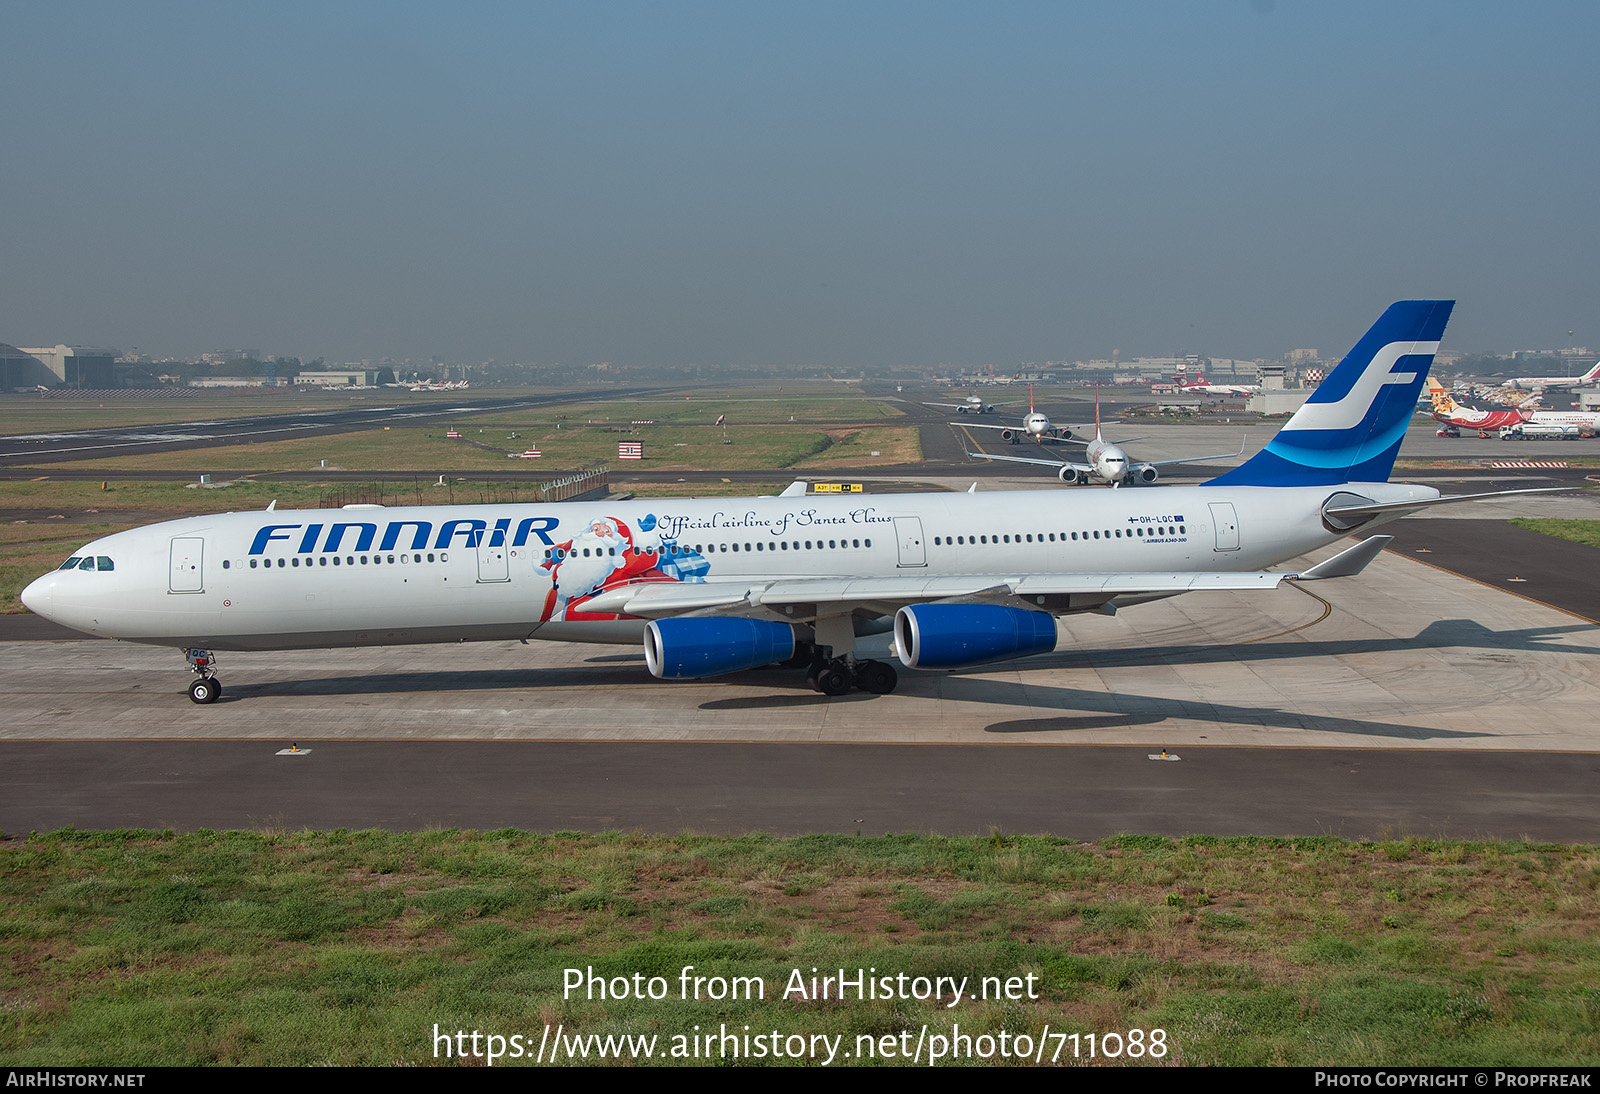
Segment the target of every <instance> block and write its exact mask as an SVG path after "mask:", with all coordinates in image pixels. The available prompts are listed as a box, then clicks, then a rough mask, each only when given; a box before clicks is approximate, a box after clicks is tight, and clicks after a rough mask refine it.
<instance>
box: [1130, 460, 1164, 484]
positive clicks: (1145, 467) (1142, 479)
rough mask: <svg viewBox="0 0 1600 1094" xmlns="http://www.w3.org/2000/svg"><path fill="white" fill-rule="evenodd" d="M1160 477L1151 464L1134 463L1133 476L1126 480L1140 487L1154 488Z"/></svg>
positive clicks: (1159, 473)
mask: <svg viewBox="0 0 1600 1094" xmlns="http://www.w3.org/2000/svg"><path fill="white" fill-rule="evenodd" d="M1160 477H1161V472H1160V471H1159V470H1157V469H1156V467H1155V466H1154V465H1152V464H1148V463H1136V464H1134V465H1133V474H1132V475H1129V476H1128V478H1129V479H1130V480H1131V481H1133V482H1136V483H1138V484H1139V485H1140V486H1154V485H1155V481H1156V480H1157V479H1159V478H1160Z"/></svg>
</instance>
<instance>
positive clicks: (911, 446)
mask: <svg viewBox="0 0 1600 1094" xmlns="http://www.w3.org/2000/svg"><path fill="white" fill-rule="evenodd" d="M558 426H559V428H558ZM447 428H448V427H446V426H439V427H433V428H416V429H390V430H367V431H362V432H355V433H341V434H335V435H332V436H327V437H315V438H307V439H302V440H292V441H269V442H266V443H262V444H248V445H234V446H227V447H220V448H202V449H186V450H183V451H179V452H157V453H150V454H147V455H140V456H116V457H110V458H106V459H99V460H82V461H75V462H72V463H66V464H56V465H50V466H41V467H40V468H39V471H40V473H41V474H49V473H50V471H51V470H52V468H53V467H72V468H78V469H87V470H91V471H98V470H107V471H109V470H116V471H152V472H153V471H191V472H209V473H211V474H214V475H244V474H261V473H268V472H274V471H301V470H316V469H318V468H319V467H320V466H321V465H322V461H324V460H326V461H327V465H328V466H329V467H334V468H341V469H344V470H348V471H360V472H370V473H373V474H393V473H402V474H403V473H418V474H428V475H433V474H438V473H439V472H441V471H445V472H450V473H456V474H471V473H472V472H473V471H486V470H493V471H508V470H514V471H521V472H525V473H527V474H528V475H530V476H537V475H540V474H549V473H552V472H553V471H557V470H562V469H567V468H574V467H580V466H589V465H592V464H605V465H607V466H609V467H611V468H613V469H617V468H626V467H629V466H633V467H638V466H641V465H640V464H638V463H636V462H633V461H626V460H619V459H618V458H617V443H618V442H619V441H640V442H642V443H643V444H644V453H645V461H644V463H643V465H642V466H645V467H648V468H651V469H652V470H670V469H682V470H694V471H717V470H778V469H782V468H788V467H791V466H795V465H799V464H801V463H802V462H803V461H807V460H810V459H813V458H816V457H820V456H825V455H827V454H828V453H829V449H830V448H831V447H832V446H833V444H834V437H835V436H837V437H838V438H839V442H840V444H841V446H843V448H844V451H843V453H842V455H840V456H839V457H837V459H838V460H841V461H843V462H847V463H850V464H852V465H858V466H865V465H886V464H891V463H898V462H903V461H904V460H905V459H906V458H908V457H909V458H912V459H915V458H918V455H919V451H920V450H919V449H918V448H917V445H916V429H915V427H913V426H877V427H874V428H873V429H870V430H859V429H847V428H846V429H832V430H827V431H821V430H817V429H815V428H810V427H806V426H800V425H761V426H758V425H742V426H730V427H728V428H727V429H726V430H724V429H721V428H713V427H712V426H710V425H670V424H662V425H654V426H644V427H640V428H639V429H637V430H634V429H632V428H626V429H622V430H621V431H614V429H613V427H610V426H605V425H584V424H577V425H574V424H570V423H550V422H545V423H538V422H518V423H507V424H503V425H498V426H494V427H492V428H491V427H488V426H483V427H480V426H477V425H467V424H465V423H463V424H461V425H460V427H459V431H460V433H461V434H462V436H461V439H459V440H457V439H452V438H447V437H446V436H445V433H446V430H447ZM512 433H516V434H517V436H516V437H512V436H511V434H512ZM724 441H727V442H729V443H724ZM532 445H536V446H538V447H539V448H540V450H541V451H542V452H543V453H544V456H543V458H542V459H541V460H538V461H531V460H530V461H524V460H512V459H509V458H508V456H509V454H511V453H518V452H522V451H523V450H524V449H526V448H528V447H529V446H532ZM871 448H877V449H879V450H880V452H881V455H880V456H877V457H873V456H870V455H869V454H868V450H869V449H871ZM547 469H548V470H547Z"/></svg>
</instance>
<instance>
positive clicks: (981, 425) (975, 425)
mask: <svg viewBox="0 0 1600 1094" xmlns="http://www.w3.org/2000/svg"><path fill="white" fill-rule="evenodd" d="M950 424H951V425H953V426H956V427H957V428H958V429H1009V430H1011V431H1013V432H1021V430H1022V426H1021V425H1020V424H1018V425H1001V424H1000V423H999V422H951V423H950Z"/></svg>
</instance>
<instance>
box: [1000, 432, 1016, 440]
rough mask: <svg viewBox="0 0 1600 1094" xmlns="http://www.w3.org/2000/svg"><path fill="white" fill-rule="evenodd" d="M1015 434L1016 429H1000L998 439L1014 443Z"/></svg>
mask: <svg viewBox="0 0 1600 1094" xmlns="http://www.w3.org/2000/svg"><path fill="white" fill-rule="evenodd" d="M1016 435H1017V431H1016V430H1015V429H1002V430H1001V431H1000V439H1001V440H1002V441H1011V442H1012V443H1013V444H1015V443H1016V441H1015V439H1014V438H1015V437H1016Z"/></svg>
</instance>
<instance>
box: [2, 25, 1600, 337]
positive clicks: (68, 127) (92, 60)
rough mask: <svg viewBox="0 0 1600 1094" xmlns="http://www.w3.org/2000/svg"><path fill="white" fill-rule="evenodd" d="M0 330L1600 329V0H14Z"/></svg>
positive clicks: (987, 332) (1078, 333)
mask: <svg viewBox="0 0 1600 1094" xmlns="http://www.w3.org/2000/svg"><path fill="white" fill-rule="evenodd" d="M0 41H4V42H5V43H6V50H5V60H4V62H3V66H0V72H3V77H0V148H3V149H4V157H5V168H4V170H3V172H0V342H11V343H13V344H20V345H37V344H45V343H50V344H53V343H55V342H58V341H65V342H70V343H87V344H109V345H114V346H118V347H120V348H122V349H124V350H128V349H130V348H131V347H134V346H137V347H139V348H141V349H143V350H144V351H146V352H151V353H157V354H165V353H178V354H194V353H199V352H203V351H206V350H209V349H213V348H219V347H239V346H249V347H259V348H261V349H263V350H266V351H268V352H276V353H287V354H294V355H300V356H305V357H312V356H325V357H328V358H330V359H333V360H344V359H353V358H360V357H376V356H381V355H385V354H392V355H396V356H401V355H409V356H422V357H426V356H427V355H429V354H441V355H444V356H446V357H447V358H449V359H451V360H480V359H483V358H488V357H495V358H498V359H500V360H503V361H505V360H523V361H545V362H563V363H568V364H572V363H588V362H592V361H601V360H611V361H616V362H627V363H638V362H661V363H681V362H699V363H702V364H708V365H715V364H720V363H724V362H740V363H754V364H778V365H787V364H802V363H822V364H830V365H836V366H839V367H842V368H844V367H850V366H854V365H865V364H920V365H934V364H939V363H945V364H952V365H957V366H963V365H971V364H978V363H984V362H993V363H995V364H997V365H1001V366H1008V365H1009V366H1014V365H1015V364H1016V363H1018V362H1021V361H1043V360H1060V359H1073V358H1082V357H1100V356H1106V355H1108V354H1109V353H1110V352H1111V351H1112V350H1113V349H1121V350H1122V352H1123V353H1124V354H1125V355H1137V354H1166V353H1182V352H1199V353H1208V354H1213V355H1232V354H1237V355H1241V356H1254V355H1273V356H1275V355H1277V354H1279V353H1282V352H1284V351H1285V350H1288V349H1290V348H1294V347H1299V346H1315V347H1318V348H1319V349H1321V350H1323V351H1324V352H1325V353H1328V354H1330V355H1333V354H1338V353H1342V352H1344V351H1345V350H1347V349H1348V348H1349V347H1350V346H1351V344H1352V343H1353V342H1354V341H1355V339H1356V337H1357V336H1358V335H1360V333H1361V332H1362V331H1363V330H1364V329H1365V327H1366V326H1367V324H1368V323H1370V322H1371V320H1372V319H1374V318H1376V316H1377V315H1378V313H1379V312H1380V311H1381V310H1382V308H1383V307H1384V306H1386V305H1387V304H1388V303H1390V302H1391V301H1393V300H1395V299H1399V298H1402V297H1416V296H1430V297H1431V296H1440V297H1454V298H1456V299H1458V300H1459V301H1460V304H1459V305H1458V306H1457V309H1456V313H1455V318H1454V320H1453V321H1452V324H1451V327H1450V330H1449V331H1448V332H1447V335H1446V343H1445V344H1446V348H1448V349H1455V350H1463V351H1479V350H1485V351H1508V350H1511V349H1514V348H1522V347H1553V346H1559V345H1564V344H1567V337H1566V332H1567V331H1568V330H1569V329H1570V330H1573V331H1574V332H1575V334H1574V336H1573V338H1574V341H1576V342H1578V343H1580V344H1588V345H1590V346H1596V347H1600V308H1597V303H1600V291H1597V285H1600V273H1597V263H1600V163H1597V159H1600V141H1597V136H1600V133H1597V129H1600V123H1597V120H1596V119H1597V118H1600V94H1597V90H1600V77H1597V75H1596V73H1597V71H1600V5H1597V4H1594V3H1537V2H1532V3H1529V2H1522V3H1472V2H1463V0H1439V2H1431V0H1430V2H1418V3H1403V2H1381V3H1376V2H1375V3H1359V2H1348V0H1345V2H1339V3H1306V2H1302V0H1276V2H1275V3H1274V2H1273V0H1255V2H1251V0H1222V2H1216V3H1205V2H1183V3H1138V2H1128V3H1111V2H1109V0H1107V2H1104V3H1093V4H1087V3H1086V4H1069V3H1051V4H1034V3H982V4H979V3H967V4H946V3H933V2H927V0H923V2H916V3H870V2H853V3H840V4H830V3H820V2H807V3H803V4H801V3H787V4H778V3H762V2H756V0H745V2H738V3H725V4H722V3H713V4H705V3H676V2H655V3H644V4H634V3H571V4H537V3H512V4H505V5H497V4H488V3H468V4H452V5H448V6H446V5H443V4H402V3H395V2H383V3H361V4H354V3H336V2H335V3H329V2H326V0H319V2H316V3H308V4H298V3H287V2H284V0H274V2H273V3H270V4H262V3H256V4H250V5H243V4H226V3H215V2H205V3H195V4H167V3H151V2H144V0H141V2H136V3H110V2H106V3H74V2H70V0H47V2H40V3H34V2H20V0H0Z"/></svg>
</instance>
